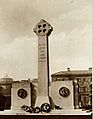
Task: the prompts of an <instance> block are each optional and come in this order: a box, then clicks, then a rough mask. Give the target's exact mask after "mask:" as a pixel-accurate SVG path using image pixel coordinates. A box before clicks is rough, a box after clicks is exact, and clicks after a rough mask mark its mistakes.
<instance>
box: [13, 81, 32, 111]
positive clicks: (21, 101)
mask: <svg viewBox="0 0 93 119" xmlns="http://www.w3.org/2000/svg"><path fill="white" fill-rule="evenodd" d="M11 90H12V91H11V92H12V94H11V97H12V99H11V103H12V105H11V109H12V111H18V110H19V111H20V110H21V107H22V106H23V105H27V106H31V87H30V80H22V81H21V82H19V81H14V82H13V84H12V89H11Z"/></svg>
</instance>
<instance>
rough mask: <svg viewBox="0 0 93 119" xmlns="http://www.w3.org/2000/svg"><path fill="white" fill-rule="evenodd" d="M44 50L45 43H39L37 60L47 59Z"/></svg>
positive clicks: (43, 60)
mask: <svg viewBox="0 0 93 119" xmlns="http://www.w3.org/2000/svg"><path fill="white" fill-rule="evenodd" d="M46 50H47V49H46V45H45V44H39V62H45V61H46V60H47V56H46Z"/></svg>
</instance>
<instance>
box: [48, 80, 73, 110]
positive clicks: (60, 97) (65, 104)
mask: <svg viewBox="0 0 93 119" xmlns="http://www.w3.org/2000/svg"><path fill="white" fill-rule="evenodd" d="M50 96H51V98H52V99H53V102H54V104H55V105H57V106H60V107H62V109H74V100H73V99H74V93H73V82H72V81H57V82H51V87H50Z"/></svg>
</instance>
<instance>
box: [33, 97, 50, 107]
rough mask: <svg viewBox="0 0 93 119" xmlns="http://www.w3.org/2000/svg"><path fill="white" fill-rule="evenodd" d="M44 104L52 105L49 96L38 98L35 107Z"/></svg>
mask: <svg viewBox="0 0 93 119" xmlns="http://www.w3.org/2000/svg"><path fill="white" fill-rule="evenodd" d="M43 103H48V104H50V101H49V97H48V96H38V97H37V99H36V103H35V107H40V106H41V105H42V104H43Z"/></svg>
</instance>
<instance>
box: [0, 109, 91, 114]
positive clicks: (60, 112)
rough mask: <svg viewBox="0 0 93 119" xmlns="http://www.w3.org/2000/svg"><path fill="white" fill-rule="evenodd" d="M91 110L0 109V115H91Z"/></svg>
mask: <svg viewBox="0 0 93 119" xmlns="http://www.w3.org/2000/svg"><path fill="white" fill-rule="evenodd" d="M91 113H92V112H86V111H82V110H80V109H74V110H52V111H51V112H49V113H44V112H43V113H41V112H40V113H38V114H36V113H29V112H25V111H16V112H13V111H12V110H5V111H0V115H91Z"/></svg>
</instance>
